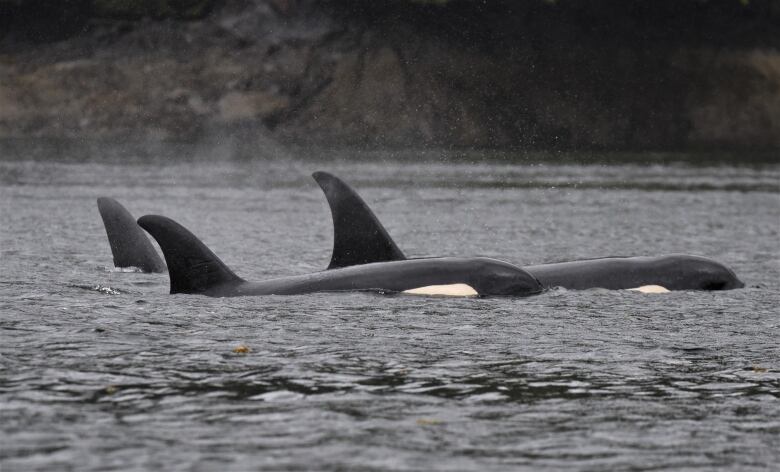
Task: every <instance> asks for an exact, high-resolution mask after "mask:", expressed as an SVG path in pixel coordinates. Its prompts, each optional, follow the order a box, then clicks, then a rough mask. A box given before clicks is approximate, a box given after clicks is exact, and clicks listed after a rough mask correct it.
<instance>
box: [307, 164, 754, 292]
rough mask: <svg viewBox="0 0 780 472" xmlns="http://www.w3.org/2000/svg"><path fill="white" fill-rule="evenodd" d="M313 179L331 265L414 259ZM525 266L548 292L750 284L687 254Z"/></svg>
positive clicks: (328, 179)
mask: <svg viewBox="0 0 780 472" xmlns="http://www.w3.org/2000/svg"><path fill="white" fill-rule="evenodd" d="M312 177H314V180H315V181H316V182H317V183H318V184H319V186H320V187H321V188H322V190H323V192H324V193H325V198H326V199H327V200H328V204H329V206H330V210H331V215H332V217H333V225H334V243H333V248H334V251H333V252H334V253H333V259H332V261H331V265H337V266H339V267H344V266H347V265H350V264H365V263H371V262H376V261H378V260H382V261H401V260H409V259H407V258H406V256H405V255H404V253H403V252H402V251H401V250H400V249H399V248H398V246H397V245H396V244H395V242H394V241H393V240H392V239H391V238H390V236H389V234H388V232H387V230H385V228H384V227H383V226H382V224H381V223H380V222H379V219H378V218H377V217H376V216H375V215H374V213H373V212H372V211H371V209H370V208H369V207H368V205H367V204H366V203H365V202H364V201H363V199H362V198H360V196H359V195H358V194H357V192H355V191H354V190H353V189H352V188H351V187H350V186H349V185H347V184H346V183H344V182H343V181H342V180H341V179H339V178H338V177H336V176H334V175H332V174H329V173H327V172H315V173H314V174H312ZM353 234H355V235H359V239H360V244H356V245H354V249H353V250H352V251H351V252H349V253H346V254H345V252H346V251H347V250H348V248H349V247H350V246H351V244H353V243H352V241H353V240H354V239H355V237H353ZM375 254H376V256H375ZM523 268H524V269H525V270H527V271H528V272H529V273H531V274H532V275H533V276H534V277H536V278H537V280H539V282H541V284H542V285H543V286H544V287H545V288H553V287H562V288H566V289H571V290H584V289H591V288H604V289H613V290H622V289H636V290H639V291H642V292H647V293H660V292H663V291H668V290H730V289H736V288H742V287H744V286H745V285H744V284H743V283H742V282H741V281H740V280H739V279H738V278H737V276H736V275H735V274H734V272H733V271H732V270H731V269H729V268H728V267H726V266H724V265H723V264H721V263H720V262H717V261H715V260H712V259H708V258H706V257H700V256H693V255H687V254H670V255H663V256H657V257H648V256H639V257H603V258H595V259H582V260H574V261H566V262H557V263H552V264H537V265H531V266H525V267H523ZM664 289H665V290H664Z"/></svg>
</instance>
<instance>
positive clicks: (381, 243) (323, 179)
mask: <svg viewBox="0 0 780 472" xmlns="http://www.w3.org/2000/svg"><path fill="white" fill-rule="evenodd" d="M312 177H314V180H316V181H317V183H318V184H319V186H320V187H321V188H322V191H323V192H325V198H327V199H328V205H330V213H331V215H332V216H333V256H332V257H331V259H330V265H329V266H328V269H336V268H339V267H347V266H352V265H359V264H368V263H370V262H387V261H402V260H404V259H406V256H404V253H403V252H401V250H400V249H398V246H396V245H395V242H393V239H392V238H391V237H390V235H388V234H387V230H385V228H384V226H382V223H380V222H379V220H378V219H377V217H376V216H375V215H374V213H373V212H372V211H371V209H370V208H369V207H368V205H366V202H364V201H363V199H362V198H360V195H358V194H357V193H356V192H355V191H354V190H352V188H350V187H349V185H347V184H345V183H344V182H342V181H341V180H340V179H339V178H338V177H336V176H333V175H331V174H328V173H327V172H315V173H314V174H312Z"/></svg>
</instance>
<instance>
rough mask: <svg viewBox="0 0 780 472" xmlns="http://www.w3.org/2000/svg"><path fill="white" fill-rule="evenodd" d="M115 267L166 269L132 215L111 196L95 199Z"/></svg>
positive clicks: (153, 270) (155, 270) (154, 270)
mask: <svg viewBox="0 0 780 472" xmlns="http://www.w3.org/2000/svg"><path fill="white" fill-rule="evenodd" d="M97 204H98V211H100V217H101V218H102V219H103V226H104V227H105V228H106V235H107V236H108V243H109V245H110V246H111V253H112V254H113V256H114V265H115V266H116V267H138V268H139V269H141V270H143V271H144V272H165V264H164V263H163V261H162V259H160V256H159V255H158V254H157V251H156V250H155V249H154V246H153V245H152V243H151V242H150V241H149V238H148V237H147V236H146V234H144V232H143V231H142V230H141V228H140V227H138V224H137V223H136V222H135V218H133V215H131V214H130V212H129V211H127V209H125V207H123V206H122V205H121V204H120V203H119V202H117V201H116V200H114V199H113V198H108V197H101V198H98V200H97Z"/></svg>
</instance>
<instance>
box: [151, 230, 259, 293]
mask: <svg viewBox="0 0 780 472" xmlns="http://www.w3.org/2000/svg"><path fill="white" fill-rule="evenodd" d="M138 225H139V226H140V227H141V228H143V229H145V230H146V231H148V232H149V234H151V235H152V236H153V237H154V239H156V240H157V244H159V245H160V248H161V249H162V251H163V255H164V256H165V262H167V263H168V274H169V276H170V278H171V293H203V292H206V291H208V290H209V289H211V288H214V287H217V286H219V285H222V284H225V283H231V282H232V283H240V282H243V281H244V280H243V279H242V278H240V277H239V276H237V275H236V274H234V273H233V271H232V270H230V269H229V268H228V267H227V266H226V265H225V263H224V262H222V261H221V260H219V258H218V257H217V256H216V255H214V253H213V252H211V250H210V249H209V248H207V247H206V245H205V244H203V243H202V242H201V241H200V239H198V238H197V237H196V236H195V235H194V234H192V233H190V232H189V231H188V230H187V229H186V228H185V227H184V226H182V225H180V224H179V223H177V222H175V221H173V220H172V219H170V218H166V217H164V216H158V215H146V216H142V217H141V218H139V219H138Z"/></svg>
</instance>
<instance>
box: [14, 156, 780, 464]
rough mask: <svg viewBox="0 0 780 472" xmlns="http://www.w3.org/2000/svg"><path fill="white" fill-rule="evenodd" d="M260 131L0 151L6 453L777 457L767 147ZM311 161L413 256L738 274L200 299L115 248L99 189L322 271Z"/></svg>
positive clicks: (236, 458)
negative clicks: (325, 144)
mask: <svg viewBox="0 0 780 472" xmlns="http://www.w3.org/2000/svg"><path fill="white" fill-rule="evenodd" d="M172 152H174V153H175V151H172ZM270 154H271V155H270V156H266V157H265V158H263V159H261V160H256V161H247V160H223V161H219V162H210V161H208V160H205V159H200V158H199V159H179V160H166V161H163V162H157V163H155V162H154V161H153V160H149V159H147V158H146V157H143V156H141V157H138V158H132V156H130V157H128V156H124V157H122V158H121V159H119V158H111V159H102V160H98V159H91V158H87V159H81V158H79V156H73V155H65V156H63V155H49V156H43V157H44V158H45V159H37V158H36V160H29V161H24V160H13V159H16V157H18V156H13V159H9V158H8V157H6V160H3V161H0V185H2V186H1V187H0V237H1V238H2V239H0V249H1V250H2V253H1V254H2V258H1V259H0V267H1V270H2V272H1V273H0V308H1V313H2V315H0V316H1V317H0V336H1V338H0V353H1V355H2V361H1V363H0V407H1V408H2V412H1V415H2V417H1V418H0V448H1V451H0V453H1V456H0V461H1V462H0V469H2V470H3V472H6V471H12V470H25V471H27V470H33V471H34V470H40V471H44V470H45V471H50V470H78V471H89V470H95V471H97V470H100V471H105V470H128V469H146V470H260V469H263V470H523V469H524V470H593V471H602V470H658V469H675V470H694V469H696V470H772V469H774V470H776V467H777V466H776V464H778V463H780V346H778V334H780V317H779V316H778V314H779V313H778V311H779V309H778V307H780V253H779V252H778V251H779V248H778V241H779V240H780V238H778V236H779V233H780V166H778V165H777V163H771V162H769V163H763V164H751V165H732V164H727V163H726V164H724V163H718V164H717V165H712V166H703V165H700V164H695V163H691V162H687V163H686V162H682V163H674V162H672V163H665V164H659V165H647V164H641V163H637V162H633V161H629V162H627V163H623V164H620V163H614V162H613V163H610V164H608V165H601V164H598V165H581V164H577V163H576V161H577V159H576V156H575V158H574V159H570V160H565V162H569V163H568V164H561V165H549V164H547V165H545V164H539V163H534V162H533V159H531V160H523V159H520V161H521V162H523V163H522V164H510V163H506V161H502V160H501V159H499V160H491V159H477V160H475V161H474V162H473V163H457V162H453V161H452V160H450V161H447V160H446V158H447V157H448V156H447V155H446V153H443V154H441V155H438V154H437V155H428V156H427V160H422V161H420V160H416V159H413V158H410V155H409V154H408V153H407V154H403V155H399V154H392V153H386V154H383V153H375V154H372V155H370V156H368V158H366V159H364V160H362V161H359V162H347V161H344V160H331V159H330V157H328V158H327V159H326V160H320V161H315V160H307V159H302V158H300V157H299V156H290V155H288V154H286V153H279V155H274V153H273V152H272V153H270ZM38 157H40V156H38ZM472 157H473V156H472ZM462 158H463V157H462ZM463 159H465V158H463ZM109 161H110V162H109ZM315 170H328V171H330V172H333V173H335V174H336V175H339V176H341V177H342V178H344V179H345V180H346V181H347V182H349V183H351V184H352V185H353V186H354V187H355V188H356V189H358V191H359V192H360V193H361V195H362V196H363V197H364V198H365V200H366V201H367V202H368V203H369V204H370V205H371V206H372V208H373V209H374V210H375V211H376V213H377V215H378V216H379V218H380V219H381V220H382V221H383V222H384V224H385V226H386V227H387V229H388V231H389V233H390V234H391V235H392V236H393V238H394V239H395V240H396V242H397V243H398V245H399V246H400V247H401V248H402V249H403V250H404V251H405V252H406V253H407V254H408V255H413V256H425V255H484V256H490V257H496V258H499V259H503V260H507V261H511V262H515V263H518V264H531V263H539V262H547V261H559V260H565V259H571V258H582V257H597V256H609V255H640V254H647V255H653V254H662V253H692V254H699V255H704V256H709V257H713V258H716V259H718V260H720V261H722V262H724V263H725V264H727V265H729V266H730V267H732V268H733V269H734V270H735V272H736V273H737V274H738V276H739V277H740V278H741V279H742V280H743V281H744V282H745V283H746V285H747V287H746V288H745V289H742V290H734V291H728V292H673V293H669V294H653V295H651V294H640V293H634V292H628V291H605V290H587V291H566V290H561V289H557V290H551V291H548V292H546V293H544V294H542V295H539V296H534V297H529V298H522V299H490V298H486V299H452V298H426V297H418V296H403V295H401V296H398V295H396V296H387V295H375V294H365V293H360V294H314V295H302V296H287V297H282V296H270V297H246V298H233V299H213V298H207V297H202V296H186V295H169V294H168V293H167V292H168V277H167V274H142V273H135V272H128V271H121V270H117V269H114V268H113V265H112V259H111V253H110V249H109V246H108V242H107V240H106V237H105V232H104V230H103V227H102V223H101V220H100V217H99V215H98V212H97V208H96V204H95V199H96V198H97V197H99V196H103V195H106V196H112V197H114V198H116V199H118V200H119V201H120V202H122V203H124V204H125V205H126V206H127V208H128V209H129V210H130V211H131V212H132V213H133V214H134V215H135V216H141V215H143V214H147V213H158V214H164V215H167V216H170V217H172V218H174V219H176V220H178V221H180V222H181V223H182V224H183V225H185V226H186V227H188V228H190V229H191V230H192V231H193V232H194V233H195V234H197V235H198V236H200V237H201V238H202V240H203V241H204V242H205V243H206V244H207V245H209V246H210V247H211V248H212V250H213V251H214V252H215V253H216V254H217V255H219V256H220V257H221V258H222V259H223V260H224V261H225V263H226V264H227V265H228V266H229V267H231V268H233V269H234V270H235V271H236V272H237V273H238V274H239V275H241V276H243V277H244V278H246V279H248V280H260V279H263V278H266V277H272V276H283V275H288V274H301V273H307V272H310V271H316V270H321V269H322V268H324V267H325V266H326V265H327V263H328V261H329V258H330V247H331V244H332V226H331V221H330V214H329V211H328V207H327V205H326V203H325V201H324V198H323V196H322V195H321V192H320V190H319V188H318V187H317V186H316V184H315V183H314V182H313V181H312V180H311V178H310V177H309V174H310V173H311V172H313V171H315ZM240 346H246V347H247V348H248V350H249V351H248V352H246V353H240V352H238V353H237V352H234V350H235V349H236V348H238V347H240Z"/></svg>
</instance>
